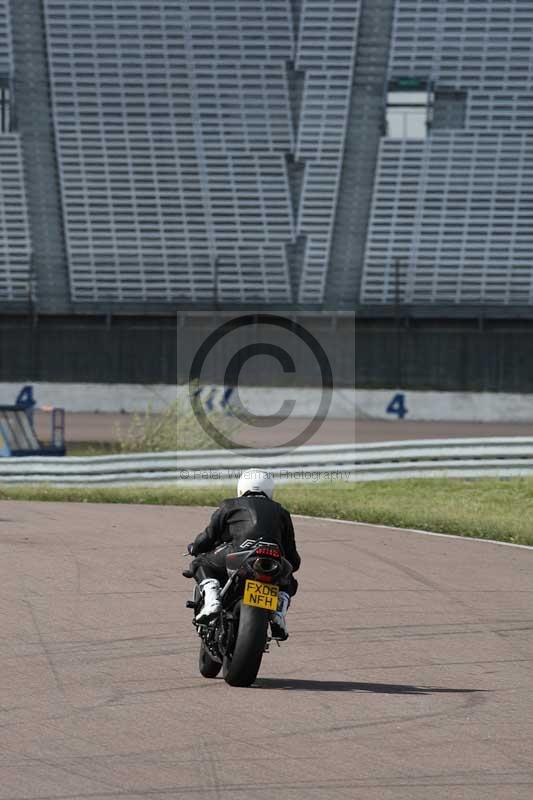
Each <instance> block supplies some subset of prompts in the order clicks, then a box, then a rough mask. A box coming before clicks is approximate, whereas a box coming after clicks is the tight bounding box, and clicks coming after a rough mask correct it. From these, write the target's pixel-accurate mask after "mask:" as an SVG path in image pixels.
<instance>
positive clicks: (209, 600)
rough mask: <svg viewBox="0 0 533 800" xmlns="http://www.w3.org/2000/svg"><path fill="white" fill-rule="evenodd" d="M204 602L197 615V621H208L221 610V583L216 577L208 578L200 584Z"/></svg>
mask: <svg viewBox="0 0 533 800" xmlns="http://www.w3.org/2000/svg"><path fill="white" fill-rule="evenodd" d="M199 586H200V591H201V592H202V595H203V598H204V603H203V605H202V608H201V609H200V611H199V612H198V614H197V615H196V622H207V621H208V620H209V619H211V618H212V617H216V615H217V614H218V613H219V612H220V609H221V608H222V604H221V602H220V583H219V582H218V581H217V579H216V578H206V579H205V580H203V581H202V582H201V583H200V584H199Z"/></svg>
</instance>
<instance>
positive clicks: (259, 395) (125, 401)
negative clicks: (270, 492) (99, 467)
mask: <svg viewBox="0 0 533 800" xmlns="http://www.w3.org/2000/svg"><path fill="white" fill-rule="evenodd" d="M33 386H34V394H35V398H36V400H37V404H38V405H39V406H41V407H42V406H49V405H54V406H59V407H62V408H65V409H66V410H67V411H70V412H75V411H84V412H101V413H105V412H121V411H124V412H142V411H145V410H146V409H147V408H148V407H151V408H152V409H153V410H154V411H158V410H161V409H163V408H165V406H167V405H169V404H170V403H172V402H174V401H175V400H176V399H177V398H178V396H179V397H182V398H186V397H187V389H186V387H176V386H172V385H153V386H145V385H141V384H109V385H106V384H98V383H79V384H78V383H65V384H61V383H35V384H33ZM20 388H21V384H19V383H0V404H10V403H13V402H14V400H15V398H16V396H17V394H18V392H19V390H20ZM398 395H401V398H399V397H398ZM201 396H202V399H203V400H204V402H210V403H211V404H212V406H213V407H214V408H215V409H219V410H220V409H221V407H222V406H221V402H222V400H223V397H224V389H223V388H222V387H216V386H214V387H206V388H204V389H203V390H202V395H201ZM321 396H322V393H321V390H320V389H296V388H292V389H291V388H277V387H275V388H270V389H269V388H253V387H249V386H248V387H246V386H245V387H242V389H241V390H240V397H241V400H242V402H243V403H244V405H245V406H246V407H247V408H248V410H249V411H250V412H252V413H255V414H258V415H262V414H268V415H271V414H274V413H275V412H276V410H277V409H279V408H280V407H281V405H282V403H283V402H284V401H286V400H294V402H295V405H294V410H293V411H292V414H291V415H292V416H294V417H302V418H311V417H313V416H314V415H315V413H316V411H317V409H318V407H319V404H320V399H321ZM394 400H396V402H394ZM232 401H235V397H233V398H230V403H231V402H232ZM387 409H389V411H387ZM403 412H405V416H404V417H403V418H404V419H406V420H412V421H413V422H416V421H419V422H422V421H429V422H448V421H452V422H453V421H455V422H460V421H464V422H533V394H504V393H501V394H497V393H489V392H480V393H473V392H411V391H405V392H401V391H399V390H398V391H397V390H393V389H390V390H389V389H385V390H364V389H356V390H354V389H335V390H333V393H332V397H331V405H330V408H329V413H328V418H330V419H354V417H355V418H357V419H388V420H394V419H398V418H400V417H401V414H402V413H403Z"/></svg>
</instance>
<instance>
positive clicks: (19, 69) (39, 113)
mask: <svg viewBox="0 0 533 800" xmlns="http://www.w3.org/2000/svg"><path fill="white" fill-rule="evenodd" d="M10 10H11V26H12V31H13V40H14V62H15V82H14V94H15V111H16V120H17V131H18V133H19V134H20V137H21V140H22V153H23V159H24V173H25V180H26V186H27V187H31V191H28V193H27V199H28V216H29V224H30V231H31V238H32V244H33V261H32V265H33V278H34V281H35V285H36V294H37V298H38V307H39V310H41V311H54V312H60V311H66V310H68V308H69V305H70V293H69V283H68V268H67V257H66V249H65V241H64V233H63V220H62V212H61V200H60V192H59V178H58V169H57V161H56V152H55V142H54V127H53V121H52V112H51V108H52V104H51V101H50V92H49V79H48V60H47V53H46V38H45V27H44V18H43V12H42V4H41V3H40V2H36V0H11V7H10Z"/></svg>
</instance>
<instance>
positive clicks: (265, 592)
mask: <svg viewBox="0 0 533 800" xmlns="http://www.w3.org/2000/svg"><path fill="white" fill-rule="evenodd" d="M278 594H279V586H274V585H273V584H271V583H262V582H260V581H252V580H250V579H248V580H247V581H246V584H245V586H244V597H243V599H242V602H243V603H245V605H247V606H255V608H264V609H265V611H276V610H277V608H278Z"/></svg>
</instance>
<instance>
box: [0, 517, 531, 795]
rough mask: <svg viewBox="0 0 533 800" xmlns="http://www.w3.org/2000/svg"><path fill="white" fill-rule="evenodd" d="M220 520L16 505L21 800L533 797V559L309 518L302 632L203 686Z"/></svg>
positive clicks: (10, 771)
mask: <svg viewBox="0 0 533 800" xmlns="http://www.w3.org/2000/svg"><path fill="white" fill-rule="evenodd" d="M209 513H210V512H209V510H208V509H179V508H170V507H144V506H143V507H134V506H119V505H101V506H100V505H90V504H79V505H75V504H72V505H61V504H52V503H50V504H46V503H45V504H40V503H22V502H3V503H2V504H1V506H0V554H1V558H0V570H1V584H0V585H1V600H2V615H1V617H0V625H1V632H0V636H1V684H0V685H1V698H0V711H1V721H0V738H1V747H0V800H37V798H38V799H39V800H67V799H68V800H71V799H72V800H74V799H76V800H77V799H78V798H79V799H81V798H83V799H84V800H85V799H87V800H89V799H90V800H111V799H112V798H120V800H138V799H139V798H147V799H148V798H149V799H150V800H169V798H172V799H174V798H187V799H189V798H190V800H230V798H242V800H252V798H253V800H273V799H274V798H280V799H281V800H308V799H309V798H317V800H318V799H320V800H333V799H334V800H353V799H354V798H355V799H356V800H474V798H475V799H476V800H531V798H532V797H533V669H532V666H533V550H527V549H519V548H514V547H506V546H500V545H496V544H490V543H479V542H476V541H468V540H462V539H452V538H441V537H432V536H423V535H418V534H415V533H408V532H399V531H393V530H386V529H383V528H375V527H370V526H363V525H351V524H342V523H333V522H328V521H318V520H314V521H311V520H307V519H296V532H297V539H298V542H299V547H300V550H301V552H302V556H303V567H302V570H301V572H300V574H299V578H300V585H301V591H300V592H299V593H298V596H297V598H296V600H295V602H294V605H293V608H291V610H290V613H289V623H290V625H289V627H290V631H291V638H290V640H289V642H287V643H286V644H285V645H283V646H282V647H280V648H277V647H275V648H273V649H272V652H270V653H269V654H267V655H265V657H264V660H263V666H262V669H261V672H260V677H259V679H258V681H257V684H256V685H255V686H254V687H252V688H250V689H235V688H230V687H229V686H227V685H226V684H225V683H224V681H223V680H222V679H215V680H206V679H203V678H202V677H200V675H199V673H198V671H197V655H198V641H197V638H196V635H195V633H194V630H193V627H192V625H191V616H190V614H191V612H190V611H188V610H186V609H185V608H184V603H185V601H186V599H187V598H188V597H189V594H190V589H191V582H190V581H189V582H188V581H186V580H185V579H184V578H182V577H181V574H180V573H181V569H182V568H183V566H184V565H185V564H186V563H187V560H186V559H184V558H182V557H181V556H180V554H181V553H182V552H183V551H184V549H185V545H186V543H187V542H188V541H190V539H191V537H192V534H194V533H196V532H198V531H199V530H200V529H201V528H202V527H203V526H204V524H205V522H206V520H207V519H208V516H209Z"/></svg>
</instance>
